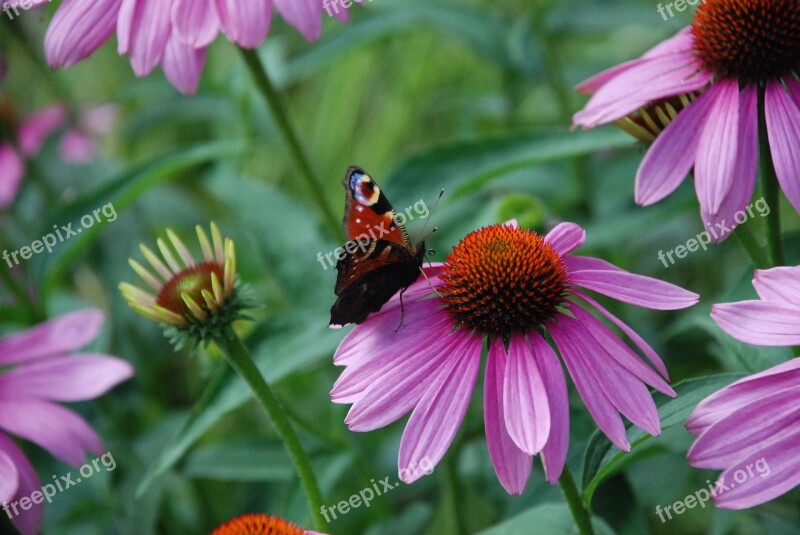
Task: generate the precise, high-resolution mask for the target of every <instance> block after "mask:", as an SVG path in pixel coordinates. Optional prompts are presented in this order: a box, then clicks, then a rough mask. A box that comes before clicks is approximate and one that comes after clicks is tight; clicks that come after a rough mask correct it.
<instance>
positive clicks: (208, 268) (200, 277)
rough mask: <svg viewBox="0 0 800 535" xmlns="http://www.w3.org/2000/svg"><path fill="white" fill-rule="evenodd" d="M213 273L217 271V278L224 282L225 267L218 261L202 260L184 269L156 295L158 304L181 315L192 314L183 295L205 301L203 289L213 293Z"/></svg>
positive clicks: (197, 301)
mask: <svg viewBox="0 0 800 535" xmlns="http://www.w3.org/2000/svg"><path fill="white" fill-rule="evenodd" d="M212 273H215V274H216V275H217V280H218V281H220V282H222V281H223V280H224V278H223V277H224V273H225V268H224V267H223V266H221V265H219V264H218V263H216V262H202V263H200V264H196V265H193V266H191V267H188V268H186V269H184V270H183V271H181V272H179V273H178V274H177V275H175V276H174V277H172V278H171V279H170V280H169V282H167V283H166V284H165V285H164V286H163V287H162V288H161V291H159V292H158V296H157V297H156V304H158V305H159V306H162V307H164V308H166V309H167V310H169V311H171V312H174V313H175V314H178V315H179V316H184V315H186V314H190V313H191V311H190V310H189V307H188V306H187V305H186V302H185V301H184V300H183V297H181V296H182V295H183V294H184V293H185V294H187V295H188V296H189V297H191V298H192V299H193V300H194V301H195V303H203V294H202V292H203V290H207V291H208V292H212V293H213V289H212V286H211V274H212Z"/></svg>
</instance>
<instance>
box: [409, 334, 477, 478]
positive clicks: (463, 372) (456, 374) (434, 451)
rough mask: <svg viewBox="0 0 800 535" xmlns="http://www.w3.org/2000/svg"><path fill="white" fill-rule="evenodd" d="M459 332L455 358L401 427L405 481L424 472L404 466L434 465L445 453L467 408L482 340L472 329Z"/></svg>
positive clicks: (441, 372)
mask: <svg viewBox="0 0 800 535" xmlns="http://www.w3.org/2000/svg"><path fill="white" fill-rule="evenodd" d="M462 336H463V341H462V343H461V347H460V349H459V350H458V351H456V352H454V355H455V358H452V359H450V362H448V363H447V366H445V367H443V368H442V370H441V371H440V372H439V375H438V376H437V377H436V379H435V380H434V382H433V384H432V385H431V386H430V388H428V391H427V392H425V395H424V396H422V399H421V400H420V402H419V404H418V405H417V407H416V408H415V409H414V412H412V413H411V417H410V418H409V420H408V424H406V428H405V431H403V438H402V439H401V440H400V455H399V458H398V467H399V469H400V470H401V478H402V476H405V477H404V478H403V481H405V482H406V483H412V482H414V481H416V480H417V479H419V478H420V477H422V476H423V475H424V474H422V473H419V472H418V471H409V470H406V469H407V468H409V467H414V466H421V465H424V463H425V462H427V463H428V466H431V467H433V466H436V464H437V463H438V462H439V461H440V460H441V459H442V457H444V454H445V452H446V451H447V448H449V447H450V443H451V442H452V441H453V438H454V437H455V436H456V432H457V431H458V427H459V426H460V425H461V421H462V420H463V419H464V414H466V412H467V407H468V406H469V400H470V397H471V396H472V391H473V390H474V388H475V381H476V380H477V378H478V369H479V368H480V364H481V357H480V355H481V344H482V342H483V341H482V339H481V338H480V337H477V336H474V335H473V334H472V333H467V334H463V335H462Z"/></svg>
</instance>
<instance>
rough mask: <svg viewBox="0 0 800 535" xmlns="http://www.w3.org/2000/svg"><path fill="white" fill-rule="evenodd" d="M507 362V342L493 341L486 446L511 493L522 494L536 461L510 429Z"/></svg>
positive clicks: (488, 367) (486, 405) (485, 411)
mask: <svg viewBox="0 0 800 535" xmlns="http://www.w3.org/2000/svg"><path fill="white" fill-rule="evenodd" d="M506 359H507V356H506V351H505V348H504V347H503V342H502V341H501V340H498V339H495V340H493V341H492V344H491V346H490V347H489V356H488V360H487V361H486V376H485V378H484V393H483V418H484V425H485V427H486V445H487V446H488V448H489V457H490V458H491V459H492V466H493V467H494V471H495V473H496V474H497V479H498V481H500V484H501V485H503V488H504V489H506V492H508V493H509V494H515V495H521V494H522V491H524V490H525V486H526V485H527V483H528V478H530V475H531V468H532V466H533V458H532V457H531V456H530V455H527V454H525V452H523V451H522V450H520V449H519V448H518V447H517V445H516V444H514V441H513V440H511V435H509V434H508V430H507V429H506V421H505V414H504V413H503V377H504V376H505V368H506Z"/></svg>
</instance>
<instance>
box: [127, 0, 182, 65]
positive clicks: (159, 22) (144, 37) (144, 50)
mask: <svg viewBox="0 0 800 535" xmlns="http://www.w3.org/2000/svg"><path fill="white" fill-rule="evenodd" d="M171 9H172V4H171V3H170V2H164V1H163V0H122V5H121V7H120V12H119V19H118V22H117V32H118V40H119V44H118V47H117V50H118V51H119V53H120V54H128V55H129V56H130V58H131V67H132V68H133V72H134V74H136V76H146V75H147V74H149V73H150V72H151V71H152V70H153V69H154V68H155V67H156V65H158V64H159V63H161V60H162V58H163V57H164V49H165V48H166V46H167V41H168V40H169V37H170V33H171V29H172V27H171V26H172V25H171V23H170V20H171V18H170V17H171V13H170V11H171Z"/></svg>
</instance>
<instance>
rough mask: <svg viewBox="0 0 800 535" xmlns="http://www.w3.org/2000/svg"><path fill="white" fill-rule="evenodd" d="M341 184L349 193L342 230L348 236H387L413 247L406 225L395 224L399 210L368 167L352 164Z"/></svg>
mask: <svg viewBox="0 0 800 535" xmlns="http://www.w3.org/2000/svg"><path fill="white" fill-rule="evenodd" d="M342 185H344V189H345V193H346V194H345V200H344V218H343V219H342V230H344V235H345V236H346V237H347V239H348V240H355V239H356V238H358V237H360V236H364V235H366V236H369V237H370V239H372V240H388V241H392V242H395V243H398V244H400V245H402V246H404V247H405V248H406V249H409V250H412V247H411V241H410V240H409V239H408V232H406V228H405V226H404V225H402V224H401V225H398V224H396V222H395V214H396V212H395V211H394V208H393V207H392V205H391V203H390V202H389V199H387V198H386V195H384V194H383V191H381V188H380V187H379V186H378V185H377V184H376V183H375V181H374V180H372V178H371V177H370V176H369V174H367V172H366V171H364V170H363V169H362V168H360V167H356V166H351V167H349V168H348V169H347V173H346V174H345V176H344V180H343V181H342Z"/></svg>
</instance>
